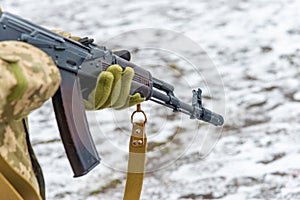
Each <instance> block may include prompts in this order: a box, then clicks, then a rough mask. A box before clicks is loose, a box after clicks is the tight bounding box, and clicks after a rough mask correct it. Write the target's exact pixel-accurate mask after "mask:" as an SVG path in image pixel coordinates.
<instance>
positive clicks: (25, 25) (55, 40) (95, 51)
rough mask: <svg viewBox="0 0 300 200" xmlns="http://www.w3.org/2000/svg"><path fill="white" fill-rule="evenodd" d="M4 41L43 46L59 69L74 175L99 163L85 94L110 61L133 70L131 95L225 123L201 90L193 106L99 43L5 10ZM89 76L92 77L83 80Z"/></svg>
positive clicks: (58, 111)
mask: <svg viewBox="0 0 300 200" xmlns="http://www.w3.org/2000/svg"><path fill="white" fill-rule="evenodd" d="M5 40H18V41H23V42H27V43H29V44H31V45H33V46H35V47H37V48H39V49H41V50H43V51H44V52H46V53H47V54H48V55H49V56H50V57H51V58H52V59H53V61H54V62H55V64H56V65H57V67H58V68H59V70H60V73H61V76H62V82H61V85H60V87H59V89H58V91H57V92H56V94H55V95H54V96H53V98H52V100H53V106H54V111H55V115H56V121H57V123H58V128H59V131H60V135H61V138H62V141H63V143H64V147H65V151H66V153H67V156H68V159H69V161H70V164H71V166H72V169H73V172H74V177H78V176H82V175H84V174H86V173H88V172H89V171H90V170H91V169H93V168H94V167H95V166H96V165H97V164H98V163H100V158H99V156H98V154H97V151H96V148H95V145H94V143H93V140H92V137H91V134H90V130H89V126H88V122H87V118H86V115H85V108H84V104H83V97H85V96H86V95H87V94H88V93H89V92H90V91H91V90H92V89H93V88H94V87H95V83H96V81H95V80H96V79H97V77H98V75H99V74H100V73H101V72H102V71H103V70H105V69H106V68H107V67H108V66H110V65H112V64H119V65H120V66H121V67H123V68H125V67H127V66H129V67H132V68H133V69H134V72H135V75H134V77H133V81H132V84H131V89H130V93H131V94H135V93H136V92H138V93H140V94H141V96H142V97H145V98H146V100H152V101H154V102H156V103H160V104H162V105H164V106H167V107H169V108H172V109H173V111H174V112H183V113H185V114H187V115H189V116H190V118H192V119H194V118H196V119H199V120H203V121H205V122H208V123H211V124H214V125H216V126H221V125H222V124H223V121H224V120H223V117H222V116H221V115H218V114H216V113H213V112H212V111H210V110H208V109H206V108H204V107H202V100H201V93H202V92H201V90H200V89H198V90H194V91H193V97H192V100H193V102H192V105H189V104H186V103H184V102H181V101H180V100H179V99H178V98H177V97H176V96H175V95H174V87H173V86H172V85H170V84H168V83H166V82H164V81H162V80H159V79H157V78H154V77H152V75H151V74H150V72H149V71H147V70H145V69H143V68H141V67H139V66H137V65H135V64H134V63H132V62H129V61H127V60H126V59H123V58H122V55H119V54H116V53H113V52H112V51H111V50H109V49H107V48H106V47H104V46H97V45H96V44H94V43H93V41H92V40H91V39H88V38H85V39H83V40H81V41H80V42H77V41H74V40H71V39H68V38H65V37H63V36H61V35H58V34H56V33H53V32H52V31H50V30H47V29H45V28H43V27H40V26H38V25H35V24H33V23H31V22H29V21H27V20H24V19H22V18H20V17H18V16H15V15H13V14H10V13H8V12H2V13H0V41H5ZM118 55H119V56H118ZM85 79H90V80H94V81H83V80H85ZM93 84H94V85H93ZM83 85H84V86H83ZM83 87H84V88H89V89H90V91H88V90H87V91H85V92H84V93H82V92H81V88H83Z"/></svg>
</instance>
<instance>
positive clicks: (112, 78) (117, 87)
mask: <svg viewBox="0 0 300 200" xmlns="http://www.w3.org/2000/svg"><path fill="white" fill-rule="evenodd" d="M53 32H55V33H57V34H60V35H62V36H64V37H67V38H70V39H73V40H75V41H80V39H81V38H80V37H76V36H72V35H71V34H70V33H68V32H65V31H60V30H53ZM114 53H115V54H116V55H118V56H120V57H122V58H124V59H126V60H130V58H131V55H130V53H129V52H128V51H124V50H123V51H116V52H114ZM133 76H134V70H133V69H132V68H130V67H126V68H125V69H124V70H123V68H122V67H120V66H119V65H111V66H109V67H108V68H107V70H106V71H103V72H101V73H100V74H99V76H98V78H97V83H96V87H95V89H94V90H93V91H92V92H91V93H90V94H89V96H88V99H87V100H84V105H85V107H86V109H88V110H95V109H96V110H99V109H103V108H114V109H118V110H119V109H124V108H127V107H130V106H133V105H136V104H138V103H141V102H143V101H145V100H146V98H143V97H141V95H140V94H139V93H136V94H133V95H130V94H129V93H130V86H131V82H132V78H133Z"/></svg>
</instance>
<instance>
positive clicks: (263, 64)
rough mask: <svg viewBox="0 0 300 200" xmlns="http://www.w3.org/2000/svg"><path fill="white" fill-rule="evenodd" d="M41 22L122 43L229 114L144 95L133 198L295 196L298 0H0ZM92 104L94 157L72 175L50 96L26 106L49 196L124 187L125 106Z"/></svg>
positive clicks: (299, 188) (298, 170) (299, 122)
mask: <svg viewBox="0 0 300 200" xmlns="http://www.w3.org/2000/svg"><path fill="white" fill-rule="evenodd" d="M0 6H1V7H2V10H4V11H8V12H11V13H14V14H17V15H19V16H22V17H23V18H25V19H28V20H30V21H32V22H34V23H36V24H39V25H41V26H44V27H46V28H49V29H60V30H65V31H68V32H71V33H72V34H73V35H77V36H88V37H91V38H94V39H95V41H96V42H97V43H98V44H105V45H107V46H108V47H109V48H111V49H120V48H124V49H129V50H130V51H131V52H132V53H133V62H135V63H137V64H139V65H140V66H143V67H145V68H147V69H148V70H149V71H151V73H152V75H153V76H155V77H157V78H160V79H163V80H165V81H167V82H169V83H172V84H173V85H174V86H175V92H176V94H177V95H178V96H179V97H180V99H182V100H184V101H186V102H190V101H191V96H192V93H191V90H192V89H194V88H197V87H201V88H202V89H203V95H204V99H203V103H204V105H205V106H206V107H207V108H209V109H212V110H214V111H216V112H219V113H221V114H222V115H223V116H224V118H225V125H224V126H223V127H222V128H215V127H213V126H211V125H208V124H205V123H202V122H197V121H195V120H190V119H189V117H188V116H185V115H182V114H178V113H177V114H174V113H172V111H171V110H169V109H167V108H164V107H162V106H159V105H155V104H154V103H151V102H146V103H143V105H142V107H143V109H144V110H145V111H146V113H147V114H148V116H149V122H148V123H147V133H148V137H149V144H148V152H149V153H148V155H147V157H148V160H147V173H146V176H145V180H144V186H143V192H142V196H141V199H143V200H150V199H151V200H155V199H168V200H176V199H184V200H187V199H230V200H231V199H239V200H240V199H300V181H299V178H300V147H299V143H300V135H299V132H300V87H299V86H300V82H299V74H300V73H299V69H300V48H299V44H300V20H299V19H300V16H299V15H300V14H299V10H300V2H299V1H297V0H286V1H283V0H276V1H275V0H274V1H258V0H254V1H250V0H241V1H238V0H213V1H198V0H190V1H188V0H183V1H178V2H176V1H170V0H163V1H159V2H158V1H147V0H139V1H138V0H128V1H126V2H124V1H121V0H110V1H108V0H103V1H96V0H94V1H93V0H86V1H79V0H72V1H71V0H59V1H57V0H51V1H50V0H44V1H35V0H22V1H9V0H0ZM133 110H134V108H130V109H126V110H123V111H113V110H109V109H107V110H101V111H98V112H90V113H88V118H89V122H90V126H91V130H92V134H93V137H94V140H95V143H96V147H97V150H98V151H99V154H100V156H101V158H102V163H101V165H99V166H97V167H96V168H95V169H94V170H93V171H92V172H90V173H89V174H88V175H86V176H84V177H81V178H76V179H74V178H72V175H73V174H72V171H71V168H70V166H69V163H68V160H67V158H66V155H65V153H64V149H63V145H62V143H61V140H60V137H59V132H58V129H57V125H56V122H55V116H54V113H53V109H52V104H51V101H48V102H46V103H45V104H44V106H43V107H42V108H40V109H38V110H36V111H34V112H33V113H32V114H31V115H30V132H31V141H32V144H33V145H34V149H35V152H36V154H37V157H38V159H39V161H40V163H41V166H42V168H43V171H44V174H45V180H46V188H47V198H48V199H49V200H54V199H55V200H69V199H70V200H71V199H72V200H73V199H76V200H81V199H82V200H83V199H88V200H94V199H104V200H105V199H110V200H117V199H122V195H123V190H124V185H125V178H126V173H125V171H126V167H127V148H128V146H127V145H128V139H129V134H130V132H131V124H130V114H131V112H132V111H133Z"/></svg>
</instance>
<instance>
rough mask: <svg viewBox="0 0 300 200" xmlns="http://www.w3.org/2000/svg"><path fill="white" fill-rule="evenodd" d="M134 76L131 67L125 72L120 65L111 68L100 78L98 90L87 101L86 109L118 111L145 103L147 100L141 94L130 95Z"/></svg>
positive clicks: (97, 84) (101, 74) (97, 85)
mask: <svg viewBox="0 0 300 200" xmlns="http://www.w3.org/2000/svg"><path fill="white" fill-rule="evenodd" d="M133 76H134V70H133V69H132V68H130V67H126V68H125V69H124V70H123V69H122V67H120V66H119V65H111V66H109V67H108V68H107V70H106V71H103V72H101V73H100V75H99V76H98V79H97V83H96V88H95V89H94V90H93V91H92V92H91V93H90V95H89V97H88V100H87V101H85V106H86V108H87V109H97V110H98V109H103V108H114V109H117V110H118V109H124V108H127V107H130V106H133V105H135V104H138V103H141V102H143V101H145V100H146V99H145V98H143V97H141V95H140V94H139V93H135V94H133V95H130V94H129V92H130V86H131V82H132V78H133Z"/></svg>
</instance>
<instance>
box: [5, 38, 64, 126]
mask: <svg viewBox="0 0 300 200" xmlns="http://www.w3.org/2000/svg"><path fill="white" fill-rule="evenodd" d="M0 70H1V73H0V85H1V86H0V122H4V121H10V120H12V119H19V118H21V117H24V116H26V115H28V114H29V113H30V111H32V110H34V109H36V108H38V107H39V106H41V105H42V104H43V103H44V102H45V101H46V100H47V99H49V98H50V97H51V96H52V95H54V93H55V91H56V90H57V88H58V86H59V84H60V81H61V77H60V73H59V70H58V68H57V67H56V66H55V64H54V63H53V61H52V59H51V58H50V57H49V56H48V55H47V54H46V53H44V52H42V51H41V50H39V49H38V48H36V47H33V46H32V45H29V44H27V43H23V42H18V41H5V42H0Z"/></svg>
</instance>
